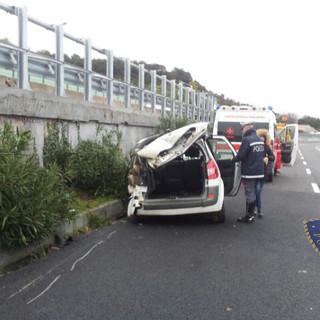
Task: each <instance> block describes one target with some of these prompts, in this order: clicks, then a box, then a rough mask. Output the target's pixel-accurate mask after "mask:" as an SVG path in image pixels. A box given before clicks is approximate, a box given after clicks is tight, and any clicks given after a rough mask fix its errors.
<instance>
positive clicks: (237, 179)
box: [207, 135, 241, 196]
mask: <svg viewBox="0 0 320 320" xmlns="http://www.w3.org/2000/svg"><path fill="white" fill-rule="evenodd" d="M207 143H208V145H209V147H210V151H211V153H212V155H213V156H214V158H215V160H216V163H217V165H218V167H219V170H220V174H221V178H222V180H223V182H224V193H225V195H228V196H235V195H236V194H237V193H238V191H239V188H240V183H241V164H240V162H236V163H232V158H233V157H235V156H236V155H237V152H236V151H235V149H234V148H233V146H232V144H231V143H230V142H229V140H228V139H227V138H226V137H224V136H213V135H211V136H209V137H207Z"/></svg>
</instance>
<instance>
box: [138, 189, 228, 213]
mask: <svg viewBox="0 0 320 320" xmlns="http://www.w3.org/2000/svg"><path fill="white" fill-rule="evenodd" d="M222 189H223V188H222ZM216 190H217V193H216V196H215V199H213V202H211V203H210V202H205V203H204V204H202V205H198V206H191V205H190V204H189V205H187V204H184V206H183V207H181V204H180V207H178V205H177V204H176V203H175V204H174V205H171V207H170V203H167V208H165V207H164V206H163V204H162V205H159V203H154V205H152V206H151V205H150V203H151V201H150V203H149V205H146V206H143V207H141V208H137V209H136V211H135V215H137V216H176V215H186V214H197V213H209V212H217V211H220V210H221V209H222V205H223V200H224V195H223V193H222V194H219V189H218V188H217V189H216ZM220 190H221V189H220ZM222 191H223V190H222Z"/></svg>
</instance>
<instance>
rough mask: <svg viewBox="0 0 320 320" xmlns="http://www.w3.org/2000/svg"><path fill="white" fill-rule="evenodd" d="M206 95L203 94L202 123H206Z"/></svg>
mask: <svg viewBox="0 0 320 320" xmlns="http://www.w3.org/2000/svg"><path fill="white" fill-rule="evenodd" d="M205 116H206V94H205V93H202V115H201V121H202V122H203V121H206V119H205Z"/></svg>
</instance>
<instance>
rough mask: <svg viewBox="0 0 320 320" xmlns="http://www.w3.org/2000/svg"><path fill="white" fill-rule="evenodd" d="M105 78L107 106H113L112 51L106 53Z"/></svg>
mask: <svg viewBox="0 0 320 320" xmlns="http://www.w3.org/2000/svg"><path fill="white" fill-rule="evenodd" d="M107 77H108V89H107V90H108V91H107V104H108V105H109V106H112V105H113V51H112V50H108V51H107Z"/></svg>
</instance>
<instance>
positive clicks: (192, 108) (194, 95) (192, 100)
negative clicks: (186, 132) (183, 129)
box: [191, 89, 196, 121]
mask: <svg viewBox="0 0 320 320" xmlns="http://www.w3.org/2000/svg"><path fill="white" fill-rule="evenodd" d="M195 108H196V91H195V90H194V89H192V91H191V120H192V121H193V120H194V112H195Z"/></svg>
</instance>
